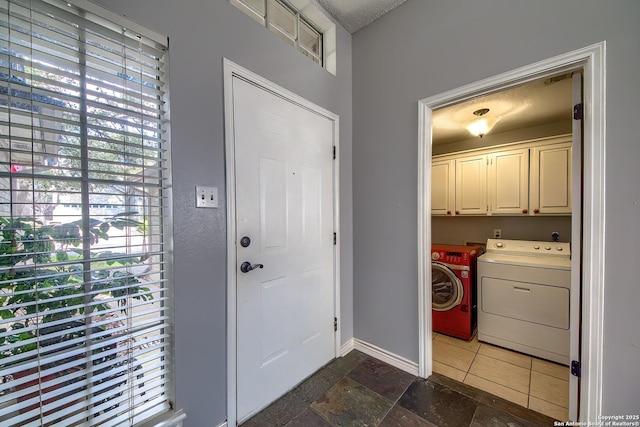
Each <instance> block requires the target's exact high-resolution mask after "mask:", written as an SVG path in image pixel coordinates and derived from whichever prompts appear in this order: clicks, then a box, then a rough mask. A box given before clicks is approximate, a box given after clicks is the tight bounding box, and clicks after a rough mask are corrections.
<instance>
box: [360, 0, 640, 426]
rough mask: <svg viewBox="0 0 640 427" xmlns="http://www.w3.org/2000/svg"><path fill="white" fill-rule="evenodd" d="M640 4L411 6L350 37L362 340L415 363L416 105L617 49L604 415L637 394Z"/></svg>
mask: <svg viewBox="0 0 640 427" xmlns="http://www.w3.org/2000/svg"><path fill="white" fill-rule="evenodd" d="M638 22H640V2H638V1H637V0H611V1H608V2H602V1H600V0H564V1H562V2H558V1H555V0H538V1H535V2H531V1H526V0H476V1H462V0H447V1H444V0H408V1H407V2H406V3H404V4H403V5H402V6H400V7H399V8H397V9H395V10H394V11H392V12H391V13H389V14H388V15H385V16H384V17H382V18H381V19H379V20H377V21H375V22H374V23H373V24H371V25H369V26H368V27H365V28H364V29H363V30H361V31H359V32H358V33H356V34H355V35H354V36H353V74H354V81H353V111H354V115H353V118H354V122H353V137H354V144H353V196H354V200H353V204H354V333H355V336H356V337H357V338H359V339H362V340H364V341H367V342H369V343H371V344H374V345H377V346H379V347H382V348H384V349H386V350H388V351H391V352H393V353H396V354H398V355H400V356H404V357H406V358H408V359H410V360H413V361H415V362H417V361H418V313H417V308H418V304H417V301H416V296H417V292H418V290H417V271H418V262H417V259H416V247H417V236H416V235H417V196H416V193H417V157H418V156H417V154H418V152H417V141H418V114H417V102H418V101H419V100H420V99H422V98H425V97H429V96H434V95H437V94H439V93H442V92H445V91H448V90H452V89H455V88H457V87H460V86H463V85H466V84H470V83H473V82H476V81H478V80H482V79H485V78H488V77H491V76H494V75H497V74H500V73H503V72H507V71H509V70H513V69H516V68H518V67H521V66H525V65H528V64H531V63H534V62H537V61H541V60H543V59H547V58H550V57H553V56H556V55H559V54H563V53H566V52H570V51H573V50H576V49H579V48H582V47H585V46H589V45H592V44H594V43H597V42H601V41H603V40H606V43H607V52H606V55H607V69H606V78H607V82H606V85H607V98H606V115H607V123H606V140H607V147H606V156H607V157H606V206H607V209H606V223H605V229H606V248H605V250H606V262H605V280H604V283H605V289H604V293H605V296H606V300H605V307H604V348H603V354H604V367H603V384H602V387H603V389H602V392H603V393H602V399H603V400H602V413H603V414H625V413H633V414H635V413H637V412H638V395H639V394H640V393H639V392H640V369H638V366H640V329H638V328H634V327H630V325H637V324H640V310H638V303H639V302H640V286H638V273H637V269H636V267H635V266H636V265H637V263H638V253H640V221H639V220H638V219H639V218H640V185H637V183H639V182H640V168H639V167H638V161H639V160H640V144H638V136H637V123H638V112H637V108H636V105H637V99H640V85H638V84H637V82H636V77H635V71H636V70H638V69H640V56H639V55H638V54H637V53H638V49H639V48H640V26H639V25H638Z"/></svg>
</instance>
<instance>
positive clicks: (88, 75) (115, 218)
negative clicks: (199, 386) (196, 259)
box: [0, 0, 172, 426]
mask: <svg viewBox="0 0 640 427" xmlns="http://www.w3.org/2000/svg"><path fill="white" fill-rule="evenodd" d="M93 9H95V7H92V10H93ZM105 16H111V15H109V14H107V13H105ZM126 27H127V25H126V23H123V22H118V23H114V22H110V21H108V20H106V19H104V18H101V17H100V16H98V14H96V13H93V12H90V11H86V10H81V9H79V8H78V7H76V6H74V5H72V4H69V3H67V2H66V1H65V2H60V1H58V0H46V1H42V0H0V380H1V383H0V425H2V426H41V425H56V426H75V425H91V426H94V425H95V426H98V425H100V426H113V425H133V424H135V423H137V422H140V421H142V420H145V419H147V418H149V417H152V416H155V415H157V414H159V413H161V412H163V411H167V410H169V409H170V407H171V404H170V400H169V397H170V387H169V386H170V379H171V376H172V375H171V372H170V364H169V360H170V340H169V317H168V316H169V310H168V307H169V302H170V301H169V296H170V295H169V292H168V286H169V284H168V279H169V271H168V268H169V259H168V256H169V254H168V252H169V247H170V224H169V220H170V218H169V217H168V212H169V209H167V206H168V203H169V200H168V196H169V185H170V182H169V172H168V141H167V140H166V139H165V138H166V136H167V133H166V129H165V124H164V120H165V118H166V117H167V112H166V111H164V107H165V105H166V103H165V101H166V99H167V93H166V92H165V86H166V85H165V83H166V80H165V75H164V70H165V64H164V59H165V57H166V51H167V48H166V43H164V45H163V44H161V43H158V42H157V41H154V40H155V39H152V38H148V37H145V36H144V35H140V34H139V33H137V32H135V31H132V30H129V29H127V28H126Z"/></svg>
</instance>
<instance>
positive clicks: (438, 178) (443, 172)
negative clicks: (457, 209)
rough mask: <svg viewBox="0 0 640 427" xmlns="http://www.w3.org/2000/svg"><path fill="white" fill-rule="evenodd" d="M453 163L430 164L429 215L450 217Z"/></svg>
mask: <svg viewBox="0 0 640 427" xmlns="http://www.w3.org/2000/svg"><path fill="white" fill-rule="evenodd" d="M454 169H455V161H454V160H439V161H438V160H437V161H434V162H433V163H432V164H431V215H451V214H452V213H453V212H452V211H453V203H454V195H455V172H454Z"/></svg>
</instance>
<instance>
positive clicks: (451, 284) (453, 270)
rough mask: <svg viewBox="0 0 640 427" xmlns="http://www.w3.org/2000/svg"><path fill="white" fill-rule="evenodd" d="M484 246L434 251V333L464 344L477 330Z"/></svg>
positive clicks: (435, 247)
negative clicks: (478, 278) (478, 282)
mask: <svg viewBox="0 0 640 427" xmlns="http://www.w3.org/2000/svg"><path fill="white" fill-rule="evenodd" d="M482 252H483V249H482V246H461V245H439V244H434V245H432V247H431V299H432V314H433V316H432V319H433V325H432V329H433V330H434V331H435V332H440V333H443V334H446V335H451V336H454V337H457V338H462V339H465V340H470V339H472V338H473V337H474V336H475V334H476V332H477V330H478V310H477V308H478V307H477V301H478V293H477V288H476V267H477V259H478V256H480V255H482Z"/></svg>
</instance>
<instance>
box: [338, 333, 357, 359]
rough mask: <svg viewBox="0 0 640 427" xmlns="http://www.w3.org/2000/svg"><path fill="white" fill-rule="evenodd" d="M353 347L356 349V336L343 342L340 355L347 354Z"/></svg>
mask: <svg viewBox="0 0 640 427" xmlns="http://www.w3.org/2000/svg"><path fill="white" fill-rule="evenodd" d="M353 349H355V338H351V339H349V340H347V342H346V343H344V344H342V347H340V357H343V356H346V355H347V354H349V353H350V352H351V350H353Z"/></svg>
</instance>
